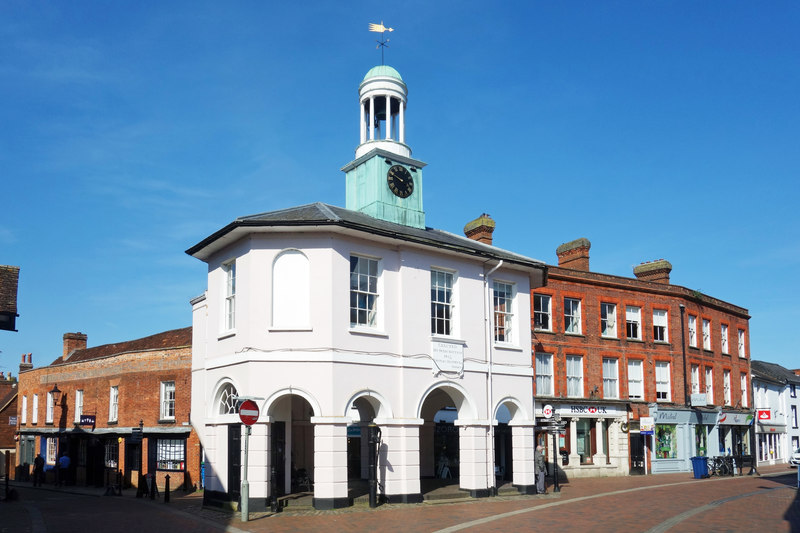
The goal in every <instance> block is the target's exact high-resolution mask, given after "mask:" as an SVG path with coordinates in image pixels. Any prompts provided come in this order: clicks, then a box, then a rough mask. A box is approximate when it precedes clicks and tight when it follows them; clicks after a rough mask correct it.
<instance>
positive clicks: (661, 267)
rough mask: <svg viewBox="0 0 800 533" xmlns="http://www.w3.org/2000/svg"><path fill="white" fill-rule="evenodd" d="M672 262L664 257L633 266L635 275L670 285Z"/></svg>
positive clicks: (638, 277) (641, 278)
mask: <svg viewBox="0 0 800 533" xmlns="http://www.w3.org/2000/svg"><path fill="white" fill-rule="evenodd" d="M670 272H672V264H671V263H670V262H669V261H666V260H664V259H659V260H657V261H649V262H645V263H642V264H640V265H639V266H635V267H633V275H634V276H636V278H637V279H640V280H642V281H653V282H655V283H663V284H665V285H669V274H670Z"/></svg>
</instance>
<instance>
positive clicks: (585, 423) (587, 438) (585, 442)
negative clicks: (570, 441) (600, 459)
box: [575, 418, 594, 465]
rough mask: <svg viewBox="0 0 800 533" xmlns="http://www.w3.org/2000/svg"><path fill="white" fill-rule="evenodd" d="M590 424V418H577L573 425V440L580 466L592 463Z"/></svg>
mask: <svg viewBox="0 0 800 533" xmlns="http://www.w3.org/2000/svg"><path fill="white" fill-rule="evenodd" d="M592 422H594V420H592V419H590V418H579V419H578V420H577V422H576V424H575V432H576V435H575V439H576V445H577V446H576V447H577V451H578V455H580V457H581V464H582V465H584V464H591V463H592V441H593V439H592Z"/></svg>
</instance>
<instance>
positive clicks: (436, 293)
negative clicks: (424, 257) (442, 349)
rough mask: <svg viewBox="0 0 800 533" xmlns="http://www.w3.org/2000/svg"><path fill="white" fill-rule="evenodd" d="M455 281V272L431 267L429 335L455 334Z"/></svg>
mask: <svg viewBox="0 0 800 533" xmlns="http://www.w3.org/2000/svg"><path fill="white" fill-rule="evenodd" d="M456 281H457V277H456V273H455V272H453V271H450V270H444V269H441V268H431V335H433V336H441V337H455V336H456V335H457V334H456V325H457V321H456V316H455V313H456V302H455V298H456ZM443 296H444V297H443ZM440 311H441V313H440Z"/></svg>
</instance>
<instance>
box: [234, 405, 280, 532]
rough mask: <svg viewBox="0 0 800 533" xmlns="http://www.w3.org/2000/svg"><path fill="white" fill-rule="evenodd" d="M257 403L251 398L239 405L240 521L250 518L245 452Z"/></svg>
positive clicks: (256, 411) (254, 421) (256, 418)
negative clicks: (241, 428)
mask: <svg viewBox="0 0 800 533" xmlns="http://www.w3.org/2000/svg"><path fill="white" fill-rule="evenodd" d="M258 415H259V411H258V404H257V403H256V402H254V401H253V400H245V401H243V402H242V405H240V406H239V418H240V419H241V421H242V424H244V426H245V429H244V465H243V466H244V468H243V470H244V472H243V473H242V491H241V494H242V522H247V521H248V520H250V483H248V481H247V453H248V444H249V441H250V426H252V425H253V424H255V423H256V420H258ZM273 496H274V495H273Z"/></svg>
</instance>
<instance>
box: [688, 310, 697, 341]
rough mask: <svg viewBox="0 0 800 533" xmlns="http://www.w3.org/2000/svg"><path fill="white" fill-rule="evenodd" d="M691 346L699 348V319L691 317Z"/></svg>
mask: <svg viewBox="0 0 800 533" xmlns="http://www.w3.org/2000/svg"><path fill="white" fill-rule="evenodd" d="M689 346H691V347H692V348H697V317H696V316H694V315H689Z"/></svg>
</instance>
